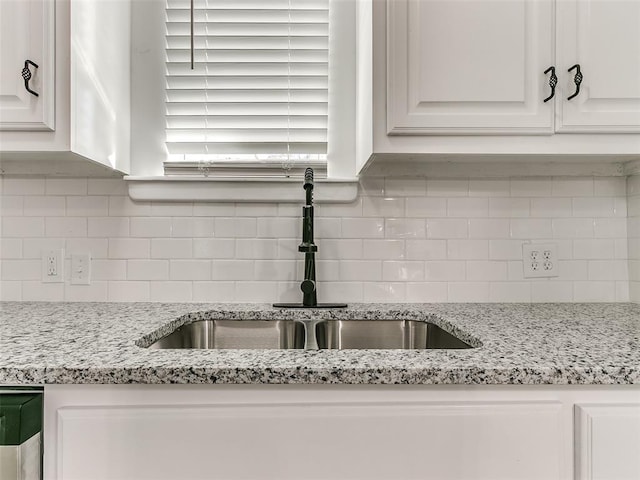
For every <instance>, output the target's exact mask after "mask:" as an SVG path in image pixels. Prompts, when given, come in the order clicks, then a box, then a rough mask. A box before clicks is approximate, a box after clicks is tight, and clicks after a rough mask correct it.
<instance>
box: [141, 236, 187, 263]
mask: <svg viewBox="0 0 640 480" xmlns="http://www.w3.org/2000/svg"><path fill="white" fill-rule="evenodd" d="M192 257H193V240H192V239H190V238H152V239H151V258H192Z"/></svg>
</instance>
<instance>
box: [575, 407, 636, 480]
mask: <svg viewBox="0 0 640 480" xmlns="http://www.w3.org/2000/svg"><path fill="white" fill-rule="evenodd" d="M575 454H576V465H575V471H576V480H637V479H639V478H640V403H622V404H620V403H618V404H581V405H576V407H575Z"/></svg>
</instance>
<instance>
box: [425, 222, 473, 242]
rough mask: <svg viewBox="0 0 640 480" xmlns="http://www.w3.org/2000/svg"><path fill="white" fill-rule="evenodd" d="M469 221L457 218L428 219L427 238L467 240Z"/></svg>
mask: <svg viewBox="0 0 640 480" xmlns="http://www.w3.org/2000/svg"><path fill="white" fill-rule="evenodd" d="M468 236H469V220H467V219H457V218H432V219H431V218H429V219H427V238H444V239H447V238H467V237H468Z"/></svg>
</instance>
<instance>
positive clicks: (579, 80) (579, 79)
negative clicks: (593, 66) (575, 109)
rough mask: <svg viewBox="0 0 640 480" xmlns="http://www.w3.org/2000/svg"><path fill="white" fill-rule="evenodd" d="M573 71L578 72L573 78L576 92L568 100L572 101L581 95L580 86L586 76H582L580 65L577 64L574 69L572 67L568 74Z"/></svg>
mask: <svg viewBox="0 0 640 480" xmlns="http://www.w3.org/2000/svg"><path fill="white" fill-rule="evenodd" d="M572 70H575V71H576V74H575V75H574V77H573V83H575V84H576V91H575V93H574V94H573V95H571V96H570V97H569V98H567V100H571V99H572V98H573V97H577V96H578V94H579V93H580V84H581V83H582V79H583V78H584V76H583V75H582V72H581V71H580V64H579V63H576V64H575V65H574V66H573V67H571V68H570V69H569V70H567V71H568V72H571V71H572Z"/></svg>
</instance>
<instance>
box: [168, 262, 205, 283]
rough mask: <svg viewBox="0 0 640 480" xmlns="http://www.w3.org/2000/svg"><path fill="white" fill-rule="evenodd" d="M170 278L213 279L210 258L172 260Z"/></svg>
mask: <svg viewBox="0 0 640 480" xmlns="http://www.w3.org/2000/svg"><path fill="white" fill-rule="evenodd" d="M169 279H170V280H211V261H210V260H170V261H169Z"/></svg>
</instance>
